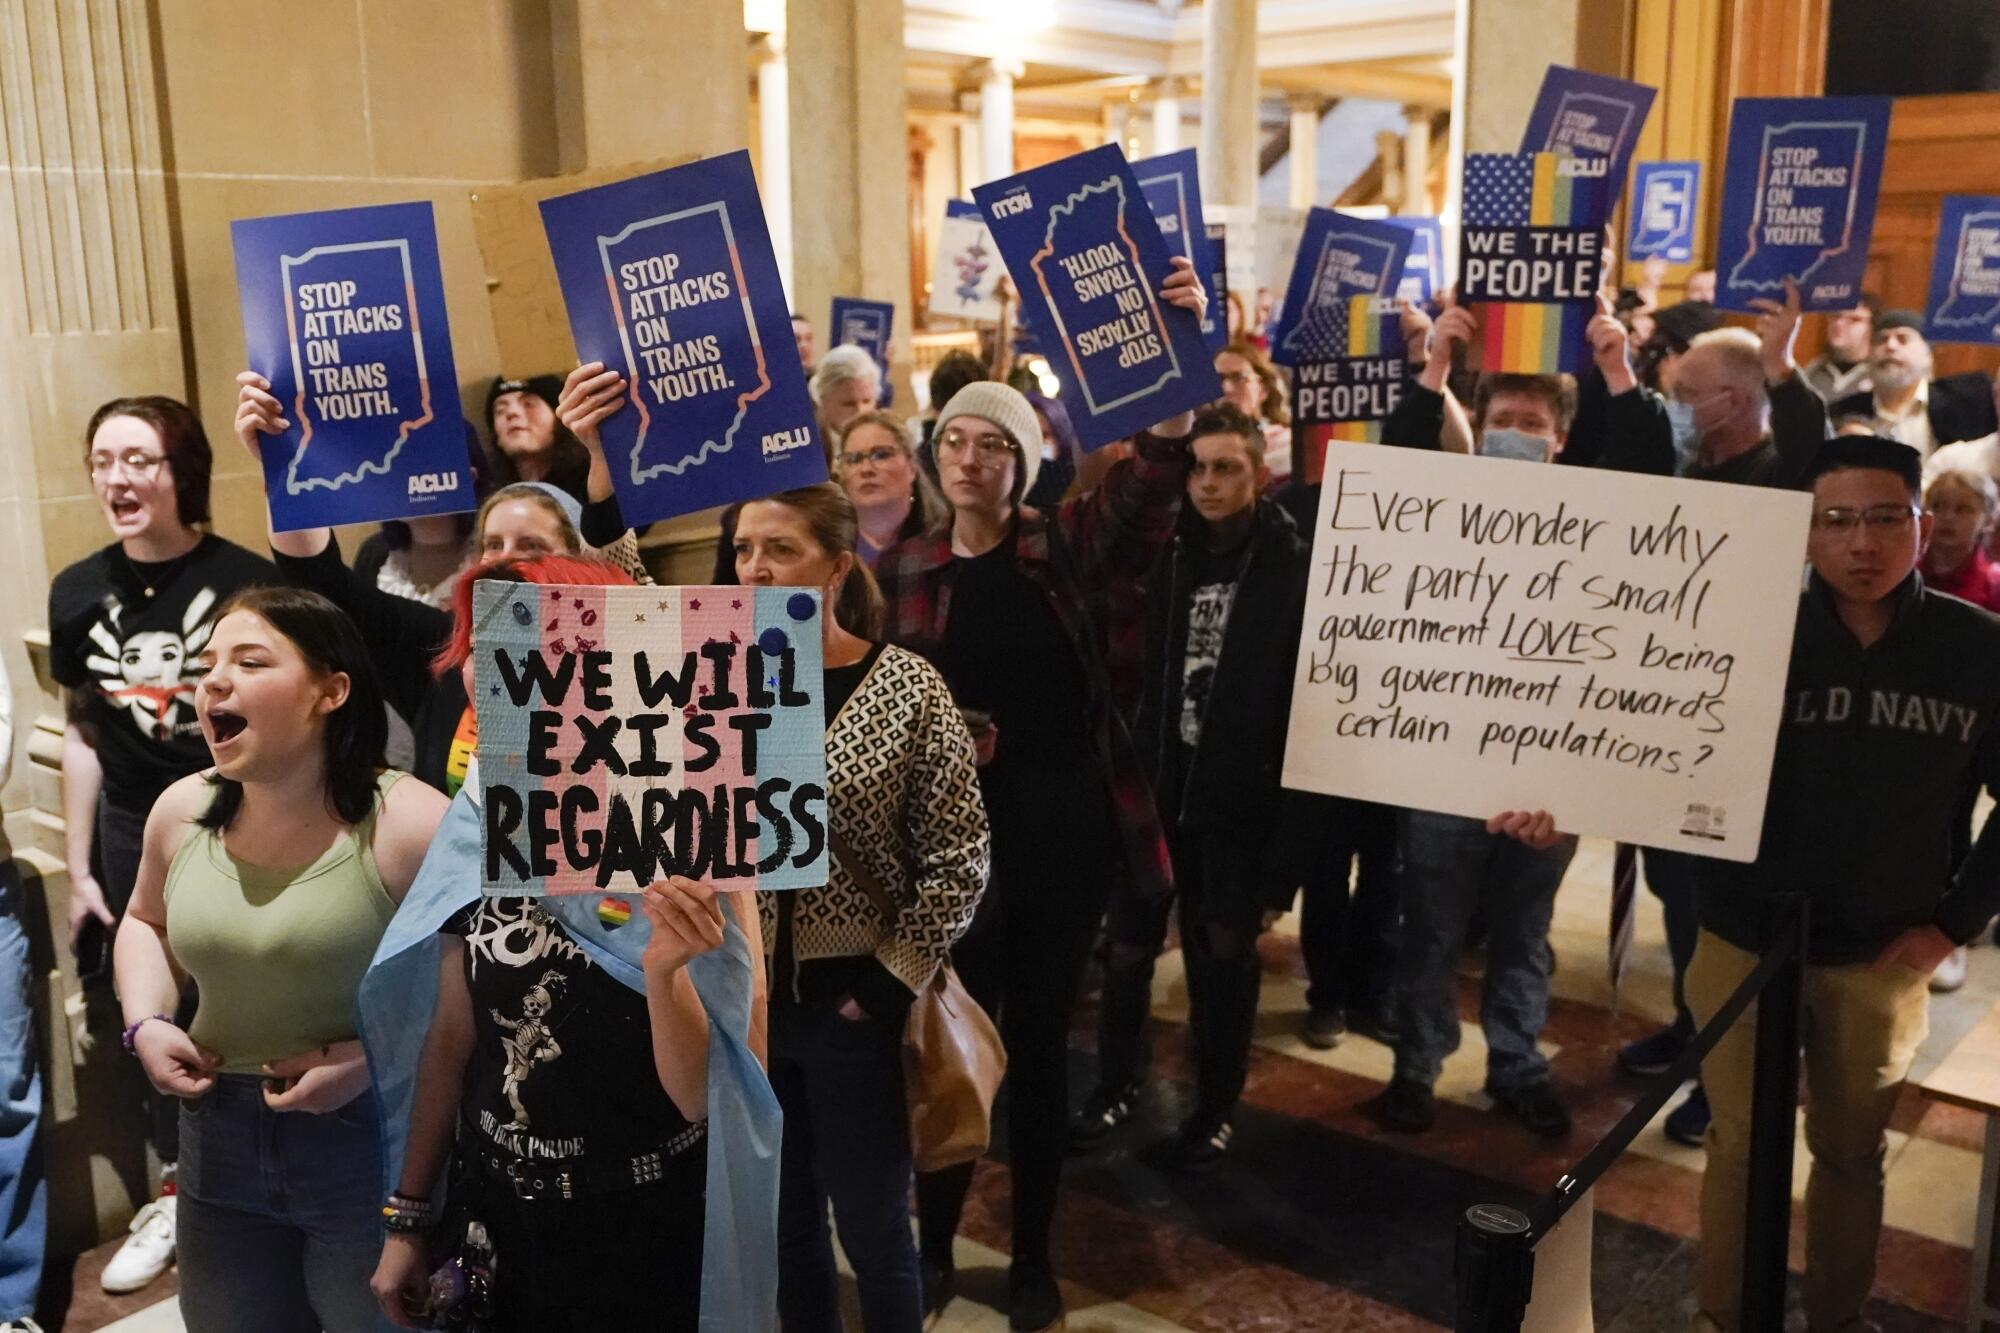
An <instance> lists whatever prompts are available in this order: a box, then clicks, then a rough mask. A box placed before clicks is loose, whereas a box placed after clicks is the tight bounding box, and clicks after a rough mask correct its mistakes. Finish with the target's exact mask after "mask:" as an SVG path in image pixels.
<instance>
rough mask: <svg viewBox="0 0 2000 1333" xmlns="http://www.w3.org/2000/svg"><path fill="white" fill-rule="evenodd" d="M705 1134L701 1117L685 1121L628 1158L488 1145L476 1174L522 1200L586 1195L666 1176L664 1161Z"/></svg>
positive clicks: (650, 1181)
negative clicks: (511, 1151) (529, 1153)
mask: <svg viewBox="0 0 2000 1333" xmlns="http://www.w3.org/2000/svg"><path fill="white" fill-rule="evenodd" d="M707 1137H708V1123H707V1122H706V1121H702V1122H699V1123H697V1124H693V1125H689V1126H688V1127H687V1128H686V1129H684V1130H682V1131H681V1132H680V1133H678V1134H676V1135H674V1137H673V1138H671V1139H669V1140H667V1142H666V1143H664V1144H663V1145H661V1146H660V1147H658V1148H655V1149H653V1150H652V1151H651V1152H643V1153H638V1154H636V1155H634V1156H631V1157H606V1158H601V1159H599V1158H584V1157H572V1158H569V1159H567V1160H565V1161H554V1162H536V1161H530V1160H527V1159H525V1158H520V1157H510V1156H507V1155H505V1154H502V1153H497V1152H493V1151H491V1150H490V1149H482V1150H481V1151H480V1152H479V1154H478V1156H477V1159H476V1160H477V1162H478V1166H479V1174H480V1175H481V1176H482V1177H484V1178H485V1179H487V1180H489V1181H491V1182H492V1183H493V1184H495V1185H498V1186H500V1187H501V1188H503V1189H507V1190H509V1191H511V1192H512V1193H513V1195H514V1197H516V1198H518V1199H524V1200H537V1199H585V1198H590V1197H592V1196H594V1195H601V1194H615V1193H617V1192H619V1191H620V1190H629V1189H637V1188H638V1187H639V1186H641V1185H651V1184H653V1183H655V1182H656V1181H659V1180H661V1179H663V1178H664V1177H665V1175H666V1170H667V1163H668V1162H670V1161H672V1160H673V1159H674V1158H676V1157H679V1156H680V1155H681V1154H682V1153H684V1152H687V1151H688V1150H689V1149H690V1148H693V1147H695V1146H696V1145H697V1144H700V1143H703V1142H704V1141H706V1139H707Z"/></svg>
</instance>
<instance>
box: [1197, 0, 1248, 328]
mask: <svg viewBox="0 0 2000 1333" xmlns="http://www.w3.org/2000/svg"><path fill="white" fill-rule="evenodd" d="M1257 150H1258V134H1257V0H1205V3H1204V4H1203V5H1202V52H1201V195H1202V204H1203V208H1204V209H1205V210H1206V211H1207V212H1209V213H1211V214H1213V215H1216V219H1217V220H1218V221H1220V222H1222V223H1223V224H1224V225H1225V226H1226V227H1227V228H1228V229H1229V269H1230V273H1229V285H1230V287H1231V288H1232V289H1233V290H1236V291H1242V292H1250V291H1254V290H1255V289H1256V285H1257V282H1256V268H1257Z"/></svg>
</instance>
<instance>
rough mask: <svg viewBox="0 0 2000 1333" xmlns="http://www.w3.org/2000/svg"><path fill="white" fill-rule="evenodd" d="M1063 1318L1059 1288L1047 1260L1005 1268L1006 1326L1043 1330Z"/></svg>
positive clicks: (1021, 1331) (1022, 1331)
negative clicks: (1046, 1262)
mask: <svg viewBox="0 0 2000 1333" xmlns="http://www.w3.org/2000/svg"><path fill="white" fill-rule="evenodd" d="M1062 1321H1063V1299H1062V1291H1061V1289H1060V1288H1058V1287H1057V1286H1056V1275H1055V1274H1054V1273H1052V1272H1050V1271H1049V1267H1048V1265H1047V1264H1039V1263H1017V1264H1015V1265H1014V1266H1013V1267H1012V1268H1010V1269H1008V1270H1007V1327H1008V1328H1010V1329H1013V1330H1014V1333H1043V1330H1044V1329H1051V1328H1055V1327H1056V1326H1057V1325H1059V1324H1061V1323H1062Z"/></svg>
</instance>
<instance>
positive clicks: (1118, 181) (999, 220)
mask: <svg viewBox="0 0 2000 1333" xmlns="http://www.w3.org/2000/svg"><path fill="white" fill-rule="evenodd" d="M972 197H973V198H974V199H975V200H976V201H977V202H978V204H979V207H980V209H981V210H982V211H983V212H984V213H985V215H986V225H987V227H988V229H989V230H991V232H992V233H993V241H994V244H996V245H998V246H999V247H1000V257H1001V259H1003V260H1004V261H1005V262H1006V265H1007V272H1008V273H1009V274H1011V275H1012V277H1013V279H1014V286H1015V289H1016V290H1017V291H1019V293H1020V296H1021V316H1022V322H1023V323H1024V324H1025V325H1026V326H1027V327H1030V328H1032V329H1033V330H1034V331H1035V336H1036V338H1037V339H1038V340H1039V341H1040V342H1041V344H1042V346H1043V348H1044V349H1045V350H1046V352H1047V354H1048V356H1049V359H1050V360H1051V361H1053V362H1055V363H1056V367H1057V375H1058V377H1059V378H1060V380H1061V382H1062V400H1063V406H1065V407H1067V408H1068V409H1069V414H1070V419H1071V421H1072V422H1074V423H1075V425H1076V430H1077V435H1078V437H1079V438H1080V439H1081V440H1082V441H1083V443H1084V445H1085V447H1087V448H1095V447H1096V446H1098V445H1100V444H1108V443H1110V442H1111V441H1112V440H1118V439H1123V438H1125V437H1126V436H1129V435H1133V434H1135V433H1137V432H1138V431H1141V430H1143V429H1145V428H1146V427H1148V426H1151V425H1152V424H1154V423H1155V422H1157V421H1161V420H1164V419H1165V418H1167V417H1170V416H1173V415H1174V414H1175V413H1177V412H1180V411H1183V410H1185V409H1187V408H1191V407H1195V406H1198V405H1200V404H1202V403H1208V402H1213V401H1214V400H1215V399H1217V398H1219V397H1221V396H1222V385H1221V383H1220V381H1218V380H1217V379H1216V377H1215V368H1214V366H1213V365H1212V364H1211V362H1210V357H1209V352H1208V345H1207V344H1206V343H1205V342H1204V341H1203V339H1202V333H1201V321H1200V320H1198V319H1196V318H1195V316H1194V314H1193V313H1192V312H1190V311H1186V310H1182V309H1180V308H1179V307H1177V306H1171V305H1168V304H1167V303H1166V302H1164V301H1162V300H1160V297H1159V292H1160V288H1161V287H1162V286H1163V285H1165V283H1166V280H1167V277H1168V276H1169V274H1170V273H1171V272H1172V268H1171V266H1170V264H1169V256H1170V255H1171V254H1172V253H1173V252H1172V251H1171V250H1169V249H1168V247H1167V244H1166V242H1165V241H1164V240H1163V239H1161V236H1160V229H1159V227H1158V226H1157V225H1155V224H1154V222H1153V214H1152V211H1151V210H1150V209H1149V208H1148V206H1147V203H1146V199H1145V196H1144V195H1143V194H1142V193H1141V192H1140V189H1139V182H1138V178H1137V177H1135V176H1134V175H1133V174H1132V168H1131V167H1130V166H1128V165H1127V164H1126V162H1125V155H1124V153H1122V152H1120V151H1119V149H1118V145H1116V144H1105V145H1104V146H1103V147H1101V148H1093V149H1091V150H1089V151H1088V152H1083V153H1078V154H1076V155H1075V156H1073V157H1066V158H1064V159H1062V160H1061V161H1059V162H1051V163H1049V164H1048V165H1047V166H1042V167H1036V168H1035V169H1034V170H1032V171H1024V172H1022V173H1021V174H1019V175H1017V176H1009V177H1007V178H1006V179H1005V180H998V181H994V182H992V183H990V184H987V185H981V186H979V187H977V188H976V189H974V190H973V192H972Z"/></svg>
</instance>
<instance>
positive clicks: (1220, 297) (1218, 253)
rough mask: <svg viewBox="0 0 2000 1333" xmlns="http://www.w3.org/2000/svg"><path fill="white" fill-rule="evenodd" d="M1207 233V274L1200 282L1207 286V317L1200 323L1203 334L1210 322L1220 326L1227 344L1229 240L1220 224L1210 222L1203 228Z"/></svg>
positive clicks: (1223, 339)
mask: <svg viewBox="0 0 2000 1333" xmlns="http://www.w3.org/2000/svg"><path fill="white" fill-rule="evenodd" d="M1203 230H1204V231H1206V232H1207V233H1208V272H1207V273H1205V274H1203V275H1202V281H1203V282H1205V283H1207V284H1208V315H1207V317H1206V318H1204V319H1203V320H1202V322H1201V329H1202V332H1203V333H1207V332H1208V326H1209V323H1210V322H1211V321H1214V322H1217V323H1220V324H1221V325H1222V342H1223V344H1225V345H1226V344H1227V343H1228V342H1229V238H1228V235H1227V229H1226V228H1225V227H1224V226H1223V225H1222V224H1221V223H1220V222H1211V223H1209V224H1208V226H1206V227H1205V228H1203Z"/></svg>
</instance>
